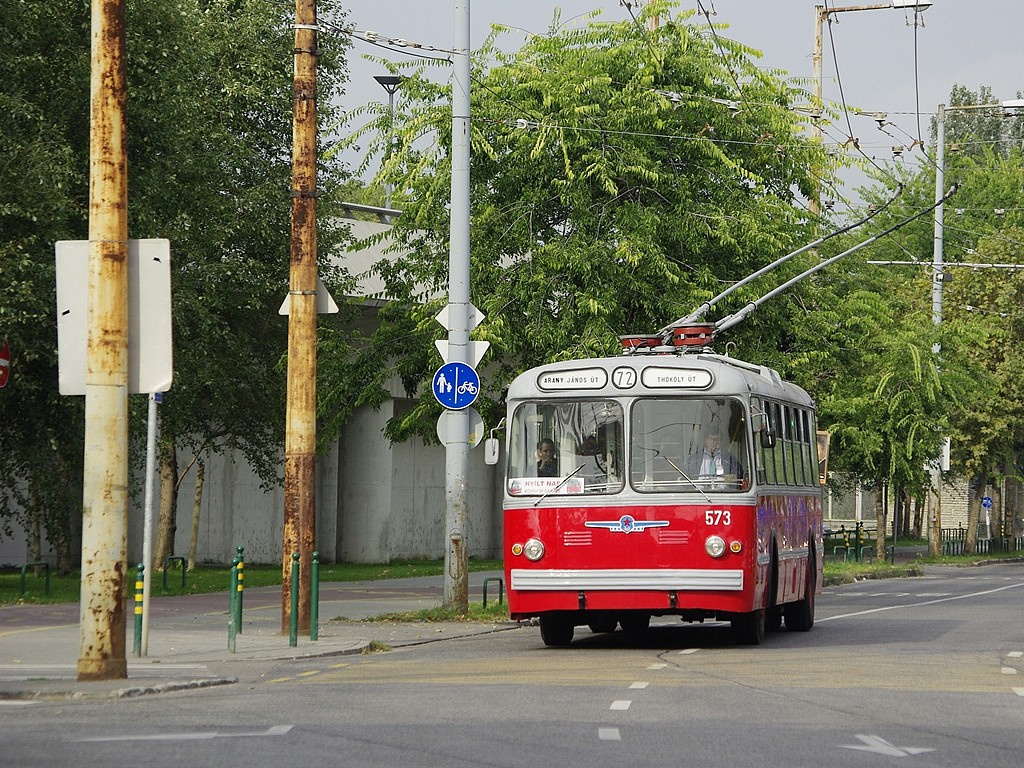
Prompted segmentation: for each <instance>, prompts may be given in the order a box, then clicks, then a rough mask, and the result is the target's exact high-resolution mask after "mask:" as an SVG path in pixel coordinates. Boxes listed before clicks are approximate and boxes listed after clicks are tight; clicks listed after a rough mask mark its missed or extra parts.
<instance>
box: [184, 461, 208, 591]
mask: <svg viewBox="0 0 1024 768" xmlns="http://www.w3.org/2000/svg"><path fill="white" fill-rule="evenodd" d="M205 478H206V464H205V463H204V462H203V460H202V459H197V460H196V495H195V497H194V501H193V503H192V535H191V536H190V537H189V540H188V569H189V570H190V571H191V570H194V569H195V567H196V547H197V546H198V544H199V511H200V510H201V509H202V506H203V480H204V479H205Z"/></svg>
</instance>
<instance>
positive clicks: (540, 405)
mask: <svg viewBox="0 0 1024 768" xmlns="http://www.w3.org/2000/svg"><path fill="white" fill-rule="evenodd" d="M622 425H623V411H622V405H621V403H618V402H616V401H614V400H575V401H568V400H558V401H535V402H528V403H523V404H522V405H520V406H519V407H518V408H516V411H515V413H514V414H513V415H512V425H511V427H510V428H509V450H508V453H509V457H508V461H509V463H508V492H509V494H510V495H512V496H546V495H549V494H606V493H618V492H619V491H620V490H622V487H623V484H624V483H623V471H624V470H623V468H624V464H623V460H624V457H625V451H624V446H623V428H622Z"/></svg>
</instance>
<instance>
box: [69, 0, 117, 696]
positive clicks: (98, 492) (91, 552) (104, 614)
mask: <svg viewBox="0 0 1024 768" xmlns="http://www.w3.org/2000/svg"><path fill="white" fill-rule="evenodd" d="M124 11H125V0H93V2H92V54H91V55H92V63H91V77H90V124H89V284H88V288H87V290H88V296H89V299H88V307H89V309H88V319H87V325H88V336H87V342H86V376H85V475H84V480H83V486H84V490H83V504H82V591H81V603H80V607H79V612H80V627H81V644H80V651H79V657H78V679H79V680H115V679H120V678H126V677H127V676H128V665H127V660H126V659H125V615H124V583H125V568H126V567H127V534H128V272H127V264H128V163H127V158H126V152H125V131H126V123H125V28H124V20H125V13H124Z"/></svg>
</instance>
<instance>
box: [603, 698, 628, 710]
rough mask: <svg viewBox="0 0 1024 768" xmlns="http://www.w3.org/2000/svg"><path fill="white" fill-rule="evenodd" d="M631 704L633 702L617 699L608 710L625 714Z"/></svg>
mask: <svg viewBox="0 0 1024 768" xmlns="http://www.w3.org/2000/svg"><path fill="white" fill-rule="evenodd" d="M632 703H633V702H632V701H629V700H628V699H619V700H618V701H613V702H612V705H611V706H610V707H608V709H610V710H612V711H616V712H625V711H626V710H627V709H629V705H630V704H632Z"/></svg>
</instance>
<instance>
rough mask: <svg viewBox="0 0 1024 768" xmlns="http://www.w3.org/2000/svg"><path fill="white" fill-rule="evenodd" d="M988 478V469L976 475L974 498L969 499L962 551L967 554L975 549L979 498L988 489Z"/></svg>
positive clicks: (979, 506)
mask: <svg viewBox="0 0 1024 768" xmlns="http://www.w3.org/2000/svg"><path fill="white" fill-rule="evenodd" d="M988 478H989V472H988V470H984V471H983V472H982V473H981V474H980V475H978V483H977V485H976V486H975V488H976V490H975V492H974V498H973V499H971V506H970V507H969V508H968V511H967V538H966V539H965V540H964V553H965V554H968V555H973V554H974V553H975V551H976V550H977V541H978V521H979V520H980V519H981V499H982V497H983V496H984V495H985V491H986V490H987V489H988Z"/></svg>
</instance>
